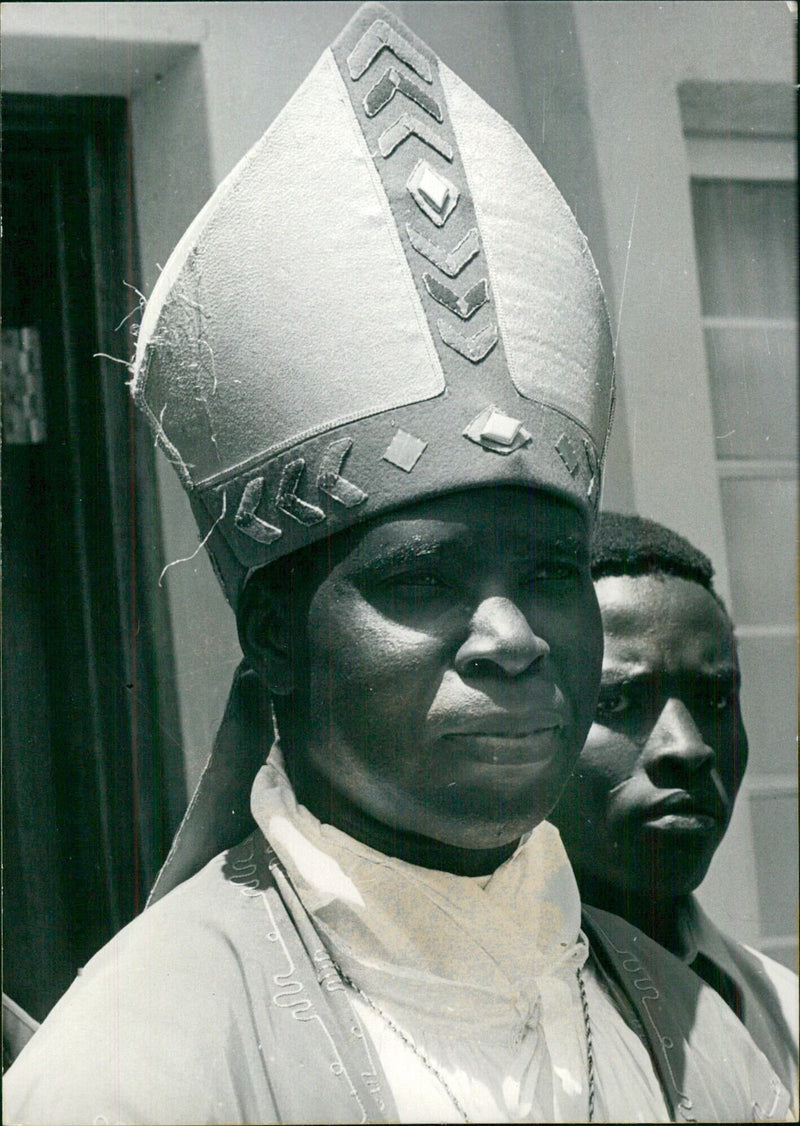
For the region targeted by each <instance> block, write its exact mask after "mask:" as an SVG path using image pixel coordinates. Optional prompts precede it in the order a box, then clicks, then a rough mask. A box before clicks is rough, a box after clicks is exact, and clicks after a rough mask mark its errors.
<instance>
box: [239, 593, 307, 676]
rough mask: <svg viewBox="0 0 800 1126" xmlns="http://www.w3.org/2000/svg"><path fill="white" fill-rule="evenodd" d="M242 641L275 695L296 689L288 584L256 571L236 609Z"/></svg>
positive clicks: (252, 664) (253, 666)
mask: <svg viewBox="0 0 800 1126" xmlns="http://www.w3.org/2000/svg"><path fill="white" fill-rule="evenodd" d="M236 625H237V627H238V630H239V643H240V645H241V646H242V650H243V652H244V655H245V656H246V657H247V660H248V661H249V663H250V665H251V667H252V668H253V669H254V670H255V671H256V672H257V673H258V675H259V676H260V678H261V680H262V681H263V683H264V684H265V685H266V687H267V688H268V689H269V691H270V692H271V693H272V694H273V695H275V696H288V695H289V694H290V693H291V692H292V691H293V689H294V687H295V684H294V672H293V668H292V654H293V652H295V649H294V647H293V646H292V644H291V629H292V614H291V607H290V603H289V598H288V596H287V594H286V593H285V587H283V588H281V587H276V586H274V585H273V584H271V583H269V582H267V581H265V579H264V576H261V575H259V574H258V573H256V574H255V575H253V576H252V578H251V579H250V581H249V582H248V583H247V584H246V586H245V588H244V590H243V591H242V595H241V598H240V599H239V605H238V608H237V611H236Z"/></svg>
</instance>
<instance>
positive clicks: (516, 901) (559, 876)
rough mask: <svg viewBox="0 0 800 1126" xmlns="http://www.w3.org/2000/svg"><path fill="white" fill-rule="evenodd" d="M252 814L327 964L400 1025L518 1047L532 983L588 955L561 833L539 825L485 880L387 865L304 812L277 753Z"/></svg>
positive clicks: (534, 993) (388, 860)
mask: <svg viewBox="0 0 800 1126" xmlns="http://www.w3.org/2000/svg"><path fill="white" fill-rule="evenodd" d="M251 804H252V811H253V815H254V817H255V819H256V822H257V824H258V825H259V828H260V829H261V830H262V832H263V833H264V835H265V836H266V837H267V839H268V840H269V842H270V844H271V845H272V847H273V848H274V850H275V852H276V853H277V855H278V858H279V859H280V861H281V863H282V864H283V866H284V867H285V869H286V871H287V873H288V875H289V878H290V879H291V880H292V882H293V884H294V885H295V889H296V891H297V893H298V895H299V896H300V899H301V901H302V903H303V905H304V907H305V909H306V911H308V913H309V915H310V916H311V917H312V919H313V921H314V924H315V926H316V928H317V930H318V932H319V933H320V935H321V937H322V939H323V941H324V942H325V945H326V947H327V948H328V951H329V953H330V954H331V957H332V958H333V959H334V961H335V962H336V963H337V965H338V966H339V967H340V969H341V970H342V972H343V973H344V974H345V975H346V977H348V978H349V979H350V980H352V981H353V982H354V983H355V984H356V985H358V986H359V988H361V989H363V990H364V991H365V992H366V993H368V994H369V995H370V996H371V997H372V998H373V999H375V1000H376V1001H377V1002H378V1003H384V1004H386V1005H387V1006H388V1007H389V1008H390V1009H391V1010H392V1012H393V1013H395V1014H396V1015H397V1016H398V1017H399V1018H400V1019H401V1020H403V1019H405V1020H407V1021H408V1022H409V1023H410V1024H412V1025H417V1024H418V1023H419V1022H420V1021H424V1023H425V1025H426V1026H427V1027H429V1028H430V1027H432V1026H435V1025H436V1024H437V1023H439V1022H441V1023H442V1025H443V1027H445V1026H446V1028H447V1029H448V1032H449V1034H450V1035H453V1034H454V1033H455V1034H457V1033H458V1029H459V1028H460V1029H462V1030H463V1031H464V1033H465V1035H467V1034H468V1035H470V1036H474V1034H475V1028H476V1024H477V1025H478V1026H479V1027H480V1028H481V1034H482V1036H483V1037H484V1038H486V1039H487V1040H494V1041H495V1042H506V1043H516V1042H517V1041H518V1040H519V1038H520V1037H521V1036H522V1035H523V1033H524V1030H525V1028H526V1027H529V1026H530V1024H531V1022H532V1021H535V1020H536V1019H538V1018H537V1016H536V1014H537V1012H538V1009H539V991H538V987H537V984H536V982H537V979H540V978H541V977H542V976H543V975H555V976H556V977H560V976H565V977H569V976H571V977H573V978H574V975H575V970H576V968H577V967H579V966H581V965H583V963H584V962H585V960H586V957H587V953H588V951H587V947H586V943H585V940H584V938H583V936H582V935H581V933H580V899H579V894H578V888H577V885H576V883H575V878H574V875H573V873H572V869H571V867H570V864H569V861H568V859H567V856H566V852H565V851H564V848H563V845H562V844H561V839H560V837H559V835H558V831H557V830H556V829H555V828H554V827H553V826H552V825H550V824H548V823H547V822H544V823H542V824H541V825H539V826H537V827H536V829H534V830H533V832H532V833H531V834H530V835H529V837H528V839H527V840H525V841H524V842H523V843H522V844H521V845H520V846H519V848H518V849H517V851H516V852H515V853H514V855H513V856H512V857H511V858H510V859H509V860H507V861H506V862H505V863H504V864H502V865H501V866H500V868H498V869H497V871H496V872H494V873H493V874H492V875H491V876H489V877H485V878H479V879H476V878H472V877H465V876H454V875H452V874H450V873H447V872H440V871H433V870H430V869H427V868H421V867H418V866H416V865H413V864H408V863H406V862H404V861H402V860H398V859H396V858H394V857H390V856H385V855H383V854H382V853H379V852H377V851H376V850H375V849H372V848H370V847H369V846H367V845H364V844H361V843H360V842H359V841H356V840H355V839H354V838H352V837H350V836H348V835H347V834H345V833H342V832H340V831H339V830H338V829H335V828H334V827H333V826H330V825H322V824H321V823H320V822H319V821H318V820H317V818H316V817H314V816H313V815H312V814H311V813H310V812H309V811H308V810H307V809H306V808H305V807H304V806H302V805H299V804H298V802H297V800H296V798H295V795H294V792H293V790H292V787H291V784H290V782H289V780H288V778H287V776H286V773H285V771H284V769H283V759H282V755H281V752H280V747H279V746H278V745H277V744H276V746H275V747H274V748H273V750H272V753H271V754H270V756H269V759H268V761H267V764H266V765H265V766H264V767H263V768H262V769H261V771H260V772H259V774H258V776H257V778H256V780H255V783H254V786H253V792H252V802H251Z"/></svg>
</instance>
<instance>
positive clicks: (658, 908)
mask: <svg viewBox="0 0 800 1126" xmlns="http://www.w3.org/2000/svg"><path fill="white" fill-rule="evenodd" d="M575 876H576V879H577V881H578V887H579V888H580V892H581V900H582V901H583V902H584V903H588V904H590V905H591V906H593V907H599V908H600V909H601V910H603V911H610V912H611V913H612V914H613V915H619V916H620V917H621V918H623V919H625V920H626V921H627V922H629V923H631V924H632V925H633V926H634V927H637V928H638V929H639V930H640V931H644V933H645V934H646V935H648V936H649V937H650V938H652V939H653V940H654V941H655V942H657V943H659V945H661V946H665V947H666V948H667V950H670V951H671V952H672V953H673V954H675V955H677V956H678V957H682V956H683V955H684V953H685V950H684V940H683V932H682V928H681V917H682V915H683V912H684V909H685V906H686V904H687V902H688V900H689V896H688V895H683V896H680V895H679V896H670V897H656V896H653V895H652V894H647V895H644V894H637V893H635V892H631V891H629V890H628V889H627V888H622V887H620V886H619V885H617V884H610V883H606V882H604V881H603V880H600V879H598V878H597V877H594V876H589V875H587V874H586V873H585V872H578V871H577V870H576V872H575Z"/></svg>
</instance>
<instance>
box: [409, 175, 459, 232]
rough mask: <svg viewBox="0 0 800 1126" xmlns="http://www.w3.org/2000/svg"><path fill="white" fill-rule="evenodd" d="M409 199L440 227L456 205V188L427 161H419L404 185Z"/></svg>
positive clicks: (457, 193)
mask: <svg viewBox="0 0 800 1126" xmlns="http://www.w3.org/2000/svg"><path fill="white" fill-rule="evenodd" d="M406 187H407V188H408V190H409V192H410V193H411V198H412V199H413V200H414V202H415V203H416V205H417V207H419V209H420V210H421V211H423V212H424V213H425V214H426V215H427V216H428V218H429V219H430V220H431V222H432V223H435V224H436V226H437V227H442V226H444V224H445V223H446V222H447V220H448V219H449V217H450V215H451V214H452V213H453V210H454V209H455V206H456V204H457V203H458V197H459V191H458V188H457V187H456V186H455V184H454V183H452V182H451V181H450V180H448V179H447V177H446V176H442V175H441V173H439V172H437V171H436V169H435V168H432V167H431V165H430V164H429V163H428V162H427V160H420V161H419V162H418V163H417V166H416V168H415V169H414V171H413V172H412V173H411V175H410V176H409V178H408V183H407V185H406Z"/></svg>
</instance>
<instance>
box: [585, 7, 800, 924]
mask: <svg viewBox="0 0 800 1126" xmlns="http://www.w3.org/2000/svg"><path fill="white" fill-rule="evenodd" d="M573 9H574V13H575V23H576V27H577V32H578V39H579V42H580V49H581V57H582V60H583V66H584V73H585V76H586V96H587V99H588V105H589V112H590V115H591V120H592V134H593V137H594V143H595V151H596V160H597V165H598V168H599V176H600V190H601V197H602V206H603V213H604V216H605V222H606V231H607V236H608V251H609V274H608V276H607V278H606V286H607V292H608V293H609V296H610V299H611V307H612V321H613V322H614V323H615V324H616V326H617V370H618V379H619V383H620V386H621V390H622V404H623V407H622V409H623V410H624V411H625V414H626V423H627V434H628V438H629V453H630V465H631V471H632V483H633V492H634V497H635V503H636V511H638V512H640V513H641V514H642V515H645V516H650V517H652V518H653V519H656V520H658V521H660V522H662V523H664V524H666V525H667V526H669V527H672V528H675V529H677V530H678V531H679V532H682V533H683V534H684V535H686V536H687V537H688V538H689V539H690V540H691V541H692V542H693V543H696V544H697V546H698V547H700V548H702V549H703V550H704V551H706V552H707V553H708V554H709V555H710V556H711V558H712V560H713V562H714V566H715V570H716V575H717V577H716V582H717V587H718V589H719V590H720V593H721V594H722V595H723V597H725V598H726V599H729V596H730V590H729V579H728V572H729V568H728V559H727V550H726V542H725V531H724V527H723V520H722V506H721V500H720V490H719V482H718V477H717V467H716V461H715V450H714V427H713V421H712V415H711V403H710V392H709V382H708V373H707V368H706V359H705V351H704V344H703V336H702V327H701V305H700V292H699V285H698V278H697V272H696V267H695V255H694V233H693V221H692V210H691V200H690V195H689V169H688V164H687V158H686V148H685V144H684V139H683V131H682V122H681V116H680V109H679V102H678V84H679V83H680V82H682V81H687V80H700V81H708V82H731V81H737V82H780V83H786V84H791V83H793V82H794V80H795V63H794V43H795V35H796V25H795V22H794V20H793V18H792V15H791V13H790V11H789V7H788V5H786V4H785V3H783V2H779V0H733V2H727V0H714V2H709V0H700V2H696V0H691V2H687V0H678V2H677V3H635V2H626V0H621V2H620V0H610V2H606V3H602V4H598V3H595V2H593V0H577V2H576V3H575V4H574V5H573ZM776 879H778V880H779V879H780V874H779V873H776ZM792 894H793V892H792ZM701 899H703V901H704V903H705V904H706V906H707V907H708V909H709V912H710V914H712V916H713V917H714V918H715V919H716V920H717V921H718V922H719V923H720V924H721V925H722V926H723V927H725V928H726V929H727V930H728V931H729V932H730V933H732V934H734V935H735V936H737V937H739V938H741V939H743V940H745V941H750V942H757V941H758V939H759V936H760V922H759V912H758V902H757V888H756V871H755V863H754V852H753V835H752V826H751V821H750V809H749V805H748V801H747V792H746V789H745V790H743V791H742V793H741V795H740V798H739V802H738V803H737V808H736V813H735V815H734V821H733V823H732V825H731V828H730V829H729V831H728V835H727V837H726V839H725V841H724V843H723V845H722V847H721V848H720V849H719V851H718V853H717V856H716V858H715V860H714V863H713V865H712V868H711V871H710V873H709V876H708V877H707V879H706V881H705V883H704V885H703V888H702V889H701Z"/></svg>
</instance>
